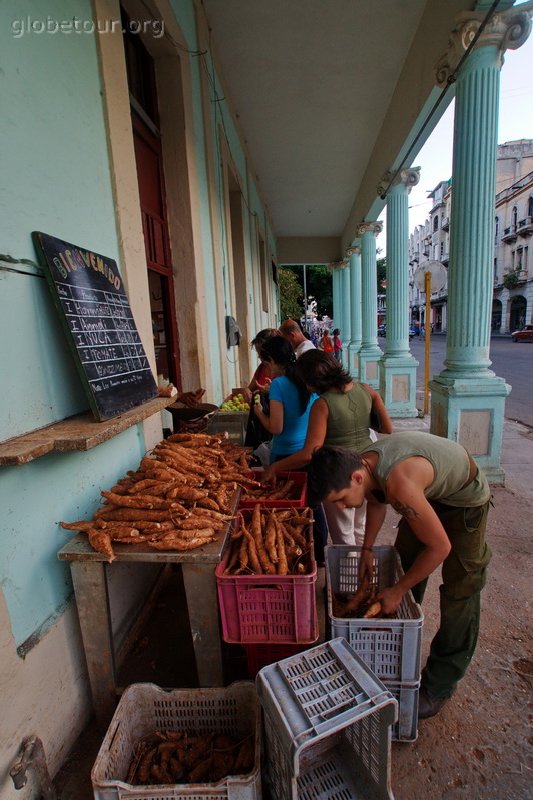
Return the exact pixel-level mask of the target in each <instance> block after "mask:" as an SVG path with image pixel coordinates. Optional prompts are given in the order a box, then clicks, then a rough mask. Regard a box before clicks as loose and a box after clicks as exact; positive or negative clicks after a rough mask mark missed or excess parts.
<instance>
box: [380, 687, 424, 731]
mask: <svg viewBox="0 0 533 800" xmlns="http://www.w3.org/2000/svg"><path fill="white" fill-rule="evenodd" d="M387 689H388V690H389V692H390V693H391V694H392V696H393V697H394V699H395V700H396V701H397V703H398V720H397V722H395V724H394V725H393V726H392V741H393V742H414V741H416V738H417V736H418V693H419V690H420V681H418V682H416V683H388V684H387Z"/></svg>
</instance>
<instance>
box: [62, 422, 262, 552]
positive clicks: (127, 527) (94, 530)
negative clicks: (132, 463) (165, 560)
mask: <svg viewBox="0 0 533 800" xmlns="http://www.w3.org/2000/svg"><path fill="white" fill-rule="evenodd" d="M249 474H250V470H249V466H248V461H247V451H246V450H245V449H244V448H242V447H239V446H237V445H235V444H233V443H232V442H230V441H228V439H226V438H225V437H223V436H210V435H207V434H195V433H177V434H173V435H172V436H169V437H168V438H167V439H163V441H161V442H159V444H157V445H156V447H154V449H153V451H152V452H151V454H150V455H149V456H146V457H145V458H143V459H142V460H141V462H140V464H139V466H138V467H137V469H136V470H130V471H129V472H128V473H127V475H125V476H124V477H123V478H121V479H120V480H119V481H118V482H117V484H116V485H115V486H113V487H112V488H111V489H110V490H109V491H105V490H104V491H102V492H101V495H102V497H103V502H102V505H101V506H100V507H99V508H98V509H97V510H96V512H95V513H94V515H93V518H92V519H90V520H79V521H77V522H60V523H59V524H60V525H61V526H62V527H63V528H66V529H67V530H74V531H83V532H84V533H85V534H86V535H87V538H88V541H89V544H90V545H91V547H92V548H93V549H94V550H97V551H98V552H101V553H103V554H104V555H105V556H106V558H107V560H108V561H109V562H112V561H113V560H114V559H115V557H116V553H115V549H116V548H117V547H118V548H119V549H120V548H122V549H124V546H127V547H128V548H129V547H131V546H132V545H133V546H140V547H141V548H145V549H148V550H159V551H177V552H188V551H190V550H194V549H196V548H202V547H204V546H206V545H209V544H210V543H211V542H216V541H217V540H218V539H220V537H223V536H224V535H225V534H226V532H227V529H228V527H229V522H230V520H231V519H232V518H233V513H234V510H235V506H236V504H237V497H238V492H239V491H240V483H242V480H243V477H249ZM221 541H222V539H221Z"/></svg>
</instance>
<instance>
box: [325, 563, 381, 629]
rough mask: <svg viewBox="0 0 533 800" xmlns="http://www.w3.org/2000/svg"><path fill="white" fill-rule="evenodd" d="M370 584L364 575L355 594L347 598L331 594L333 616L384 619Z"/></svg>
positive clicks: (369, 579)
mask: <svg viewBox="0 0 533 800" xmlns="http://www.w3.org/2000/svg"><path fill="white" fill-rule="evenodd" d="M372 583H373V582H372V579H371V577H370V576H369V574H368V573H365V575H364V577H363V579H362V580H361V583H360V584H359V586H358V588H357V591H356V592H355V594H353V595H351V596H349V597H347V596H346V595H345V594H340V593H338V592H335V593H334V594H333V609H332V610H333V616H334V617H341V618H346V617H352V618H363V619H371V618H374V619H376V618H377V617H384V616H385V614H383V613H382V609H381V603H380V601H379V600H378V599H377V598H376V592H375V590H374V589H373V588H372Z"/></svg>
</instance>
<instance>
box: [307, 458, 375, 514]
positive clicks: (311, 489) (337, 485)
mask: <svg viewBox="0 0 533 800" xmlns="http://www.w3.org/2000/svg"><path fill="white" fill-rule="evenodd" d="M363 464H364V461H363V459H362V458H361V456H360V455H359V453H356V452H355V450H349V449H348V448H347V447H332V446H331V445H324V446H323V447H318V448H317V449H316V450H315V452H314V453H313V456H312V458H311V462H310V464H309V466H308V468H307V491H308V500H309V504H310V505H317V504H318V503H321V502H322V501H323V500H325V499H326V497H327V496H328V495H329V494H330V493H331V492H340V491H341V489H346V487H347V486H349V485H350V480H351V476H352V473H353V472H356V471H357V470H358V469H361V467H362V466H363Z"/></svg>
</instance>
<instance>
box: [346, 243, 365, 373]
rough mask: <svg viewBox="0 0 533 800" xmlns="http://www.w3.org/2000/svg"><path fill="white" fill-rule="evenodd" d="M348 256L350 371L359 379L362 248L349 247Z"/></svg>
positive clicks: (355, 245)
mask: <svg viewBox="0 0 533 800" xmlns="http://www.w3.org/2000/svg"><path fill="white" fill-rule="evenodd" d="M346 256H347V257H348V259H349V261H350V331H351V340H350V346H349V348H348V356H349V361H348V363H349V371H350V374H351V375H353V377H354V378H357V379H358V378H359V350H360V349H361V342H362V300H361V247H360V245H358V244H354V245H352V247H348V249H347V250H346Z"/></svg>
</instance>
